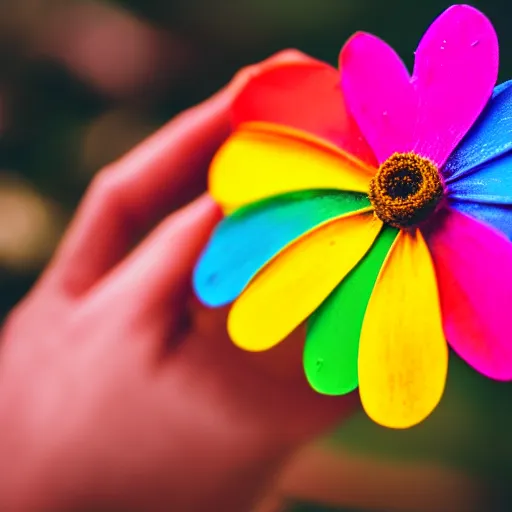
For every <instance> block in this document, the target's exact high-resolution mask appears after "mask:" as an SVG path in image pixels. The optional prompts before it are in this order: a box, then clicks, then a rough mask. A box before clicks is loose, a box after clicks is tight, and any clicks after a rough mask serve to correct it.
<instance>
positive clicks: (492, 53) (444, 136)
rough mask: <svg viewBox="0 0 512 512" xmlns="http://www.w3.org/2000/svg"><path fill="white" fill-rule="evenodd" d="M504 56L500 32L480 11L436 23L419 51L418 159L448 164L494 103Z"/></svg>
mask: <svg viewBox="0 0 512 512" xmlns="http://www.w3.org/2000/svg"><path fill="white" fill-rule="evenodd" d="M498 54H499V51H498V38H497V36H496V32H495V31H494V28H493V26H492V24H491V22H490V21H489V20H488V19H487V18H486V17H485V16H484V15H483V14H482V13H481V12H480V11H478V10H477V9H475V8H473V7H470V6H468V5H454V6H452V7H450V8H449V9H447V10H446V11H445V12H444V13H443V14H442V15H441V16H440V17H439V18H437V20H435V21H434V23H433V24H432V25H431V26H430V28H429V29H428V31H427V33H426V34H425V35H424V36H423V39H422V40H421V42H420V44H419V46H418V49H417V51H416V59H415V66H414V73H413V83H414V84H415V87H416V89H417V92H418V97H419V112H418V124H417V125H416V134H415V136H416V140H417V144H416V146H415V147H414V150H415V151H416V152H417V153H418V154H420V155H423V156H426V157H428V158H430V159H431V160H433V161H434V162H435V163H436V164H437V165H438V166H439V167H441V166H442V165H443V164H444V163H445V161H446V159H447V158H448V156H449V155H450V153H451V152H452V151H453V150H454V149H455V147H456V145H457V144H458V143H459V142H460V140H461V139H462V138H463V137H464V135H465V134H466V133H467V132H468V130H469V129H470V128H471V126H472V124H473V123H474V122H475V121H476V119H477V118H478V116H479V114H480V113H481V112H482V110H483V109H484V107H485V105H486V103H487V101H488V100H489V98H490V97H491V94H492V90H493V88H494V86H495V84H496V79H497V77H498ZM461 84H464V86H463V87H461Z"/></svg>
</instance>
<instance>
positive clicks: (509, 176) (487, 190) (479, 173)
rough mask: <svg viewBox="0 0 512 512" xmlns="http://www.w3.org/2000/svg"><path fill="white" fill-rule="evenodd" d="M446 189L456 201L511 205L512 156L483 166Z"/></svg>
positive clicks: (509, 155)
mask: <svg viewBox="0 0 512 512" xmlns="http://www.w3.org/2000/svg"><path fill="white" fill-rule="evenodd" d="M447 188H448V190H447V192H448V196H449V197H450V198H453V199H454V200H458V201H466V202H468V201H472V202H473V201H474V202H477V203H484V204H512V154H508V155H506V156H503V157H501V158H498V159H497V160H493V161H491V162H489V163H487V164H484V165H483V166H482V167H479V168H478V169H475V170H474V171H473V172H472V173H470V174H466V175H464V176H463V177H461V178H460V179H458V180H456V181H453V182H452V183H450V184H449V186H448V187H447Z"/></svg>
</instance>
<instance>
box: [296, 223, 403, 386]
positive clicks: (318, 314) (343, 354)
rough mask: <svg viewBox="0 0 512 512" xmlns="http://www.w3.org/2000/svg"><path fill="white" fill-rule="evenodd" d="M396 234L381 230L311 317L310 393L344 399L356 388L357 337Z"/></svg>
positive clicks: (392, 230) (306, 353) (307, 369)
mask: <svg viewBox="0 0 512 512" xmlns="http://www.w3.org/2000/svg"><path fill="white" fill-rule="evenodd" d="M397 234H398V230H397V229H395V228H392V227H390V226H384V227H383V229H382V231H381V232H380V233H379V236H378V237H377V239H376V240H375V242H374V244H373V246H372V247H371V249H370V250H369V251H368V253H367V254H366V255H365V257H364V258H363V259H362V260H361V261H360V262H359V263H358V265H357V266H356V267H355V268H354V269H353V270H352V271H351V272H350V274H348V276H347V277H346V278H345V279H344V280H343V281H342V282H341V283H340V284H339V285H338V286H337V287H336V289H335V290H334V291H333V292H332V293H331V295H330V296H329V297H328V298H327V299H326V300H325V301H324V302H323V304H322V305H321V306H320V307H319V308H318V309H317V310H316V311H315V313H313V315H311V317H310V319H309V322H308V333H307V338H306V346H305V349H304V370H305V372H306V376H307V379H308V381H309V383H310V385H311V387H312V388H313V389H315V390H316V391H318V392H319V393H323V394H326V395H344V394H346V393H350V392H351V391H353V390H354V389H356V388H357V385H358V378H357V356H358V352H359V336H360V333H361V326H362V325H363V319H364V314H365V311H366V306H367V304H368V301H369V300H370V295H371V293H372V290H373V287H374V285H375V281H376V280H377V276H378V274H379V271H380V269H381V267H382V264H383V262H384V259H385V258H386V256H387V254H388V252H389V250H390V248H391V245H392V244H393V241H394V240H395V238H396V236H397Z"/></svg>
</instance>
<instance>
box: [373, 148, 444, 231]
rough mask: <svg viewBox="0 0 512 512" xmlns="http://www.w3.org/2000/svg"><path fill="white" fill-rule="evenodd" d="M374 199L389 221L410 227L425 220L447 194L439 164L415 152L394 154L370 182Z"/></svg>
mask: <svg viewBox="0 0 512 512" xmlns="http://www.w3.org/2000/svg"><path fill="white" fill-rule="evenodd" d="M369 197H370V201H371V202H372V205H373V207H374V209H375V214H376V215H377V217H379V219H381V220H382V221H383V222H385V223H386V224H390V225H391V226H395V227H397V228H409V227H412V226H414V225H416V224H418V223H420V222H422V221H424V220H425V219H426V218H427V217H428V216H429V215H430V214H431V213H432V212H433V211H434V210H435V209H436V207H437V205H438V203H439V201H440V200H441V198H442V197H443V183H442V181H441V177H440V176H439V171H438V169H437V167H436V165H435V164H434V163H433V162H431V161H430V160H428V159H427V158H423V157H421V156H419V155H416V154H415V153H395V154H394V155H392V156H390V157H389V158H388V159H387V160H386V161H385V162H384V163H383V164H382V165H381V166H380V167H379V170H378V171H377V174H376V175H375V176H374V177H373V178H372V180H371V181H370V193H369Z"/></svg>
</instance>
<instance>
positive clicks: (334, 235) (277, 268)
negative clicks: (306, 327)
mask: <svg viewBox="0 0 512 512" xmlns="http://www.w3.org/2000/svg"><path fill="white" fill-rule="evenodd" d="M381 227H382V222H381V221H380V220H378V219H377V218H376V217H375V216H374V214H373V213H372V212H366V213H358V214H355V215H353V214H349V215H348V216H343V217H341V218H337V219H336V220H333V221H328V222H326V223H325V224H323V225H321V226H320V227H318V228H316V229H314V230H313V231H310V232H309V233H307V234H306V235H304V236H303V237H302V238H300V239H299V240H297V241H296V242H295V243H293V244H291V245H289V246H288V247H287V248H285V249H284V250H283V251H282V252H281V253H279V254H278V255H277V256H276V257H275V258H274V259H273V260H271V261H270V263H268V264H267V266H265V267H264V268H263V269H262V270H261V271H260V272H259V273H258V274H257V275H256V277H255V278H254V279H253V280H252V281H251V282H250V283H249V285H248V286H247V288H246V289H245V290H244V291H243V292H242V295H241V296H240V297H239V298H238V299H237V300H236V302H235V303H234V305H233V308H232V309H231V312H230V315H229V318H228V330H229V334H230V336H231V339H232V340H233V341H234V343H235V344H237V345H238V346H240V347H241V348H244V349H246V350H252V351H259V350H266V349H269V348H271V347H273V346H274V345H276V344H277V343H279V342H280V341H281V340H282V339H283V338H285V337H286V336H287V335H288V334H290V333H291V332H292V331H293V329H295V328H296V327H297V326H298V325H299V324H300V323H301V322H302V321H304V320H305V319H306V318H307V317H308V316H309V315H310V314H311V313H313V311H314V310H315V309H316V308H317V307H318V306H319V305H320V304H321V303H322V302H323V301H324V299H325V298H326V297H327V296H328V295H329V294H330V293H331V292H332V290H333V289H334V288H335V287H336V286H337V285H338V283H339V282H340V281H341V280H342V279H343V278H344V277H345V276H346V275H347V274H348V273H349V272H350V270H351V269H352V268H353V267H354V266H355V265H356V264H357V263H358V262H359V260H360V259H361V258H362V257H363V256H364V254H365V253H366V252H367V251H368V249H369V248H370V246H371V245H372V243H373V241H374V240H375V238H376V236H377V235H378V233H379V230H380V229H381Z"/></svg>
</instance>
